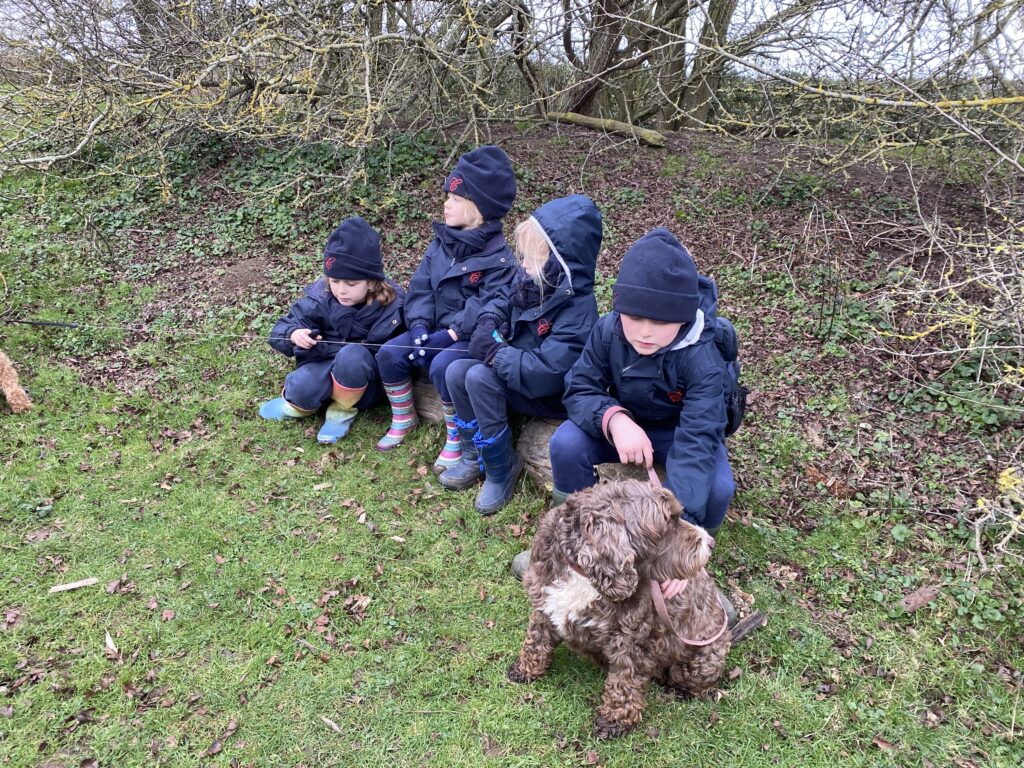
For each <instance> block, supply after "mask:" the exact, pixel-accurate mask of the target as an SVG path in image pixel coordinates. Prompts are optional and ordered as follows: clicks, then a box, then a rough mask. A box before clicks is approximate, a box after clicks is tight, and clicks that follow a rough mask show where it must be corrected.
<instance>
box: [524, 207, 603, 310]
mask: <svg viewBox="0 0 1024 768" xmlns="http://www.w3.org/2000/svg"><path fill="white" fill-rule="evenodd" d="M531 219H533V221H535V222H536V223H537V225H538V226H539V227H540V229H541V231H542V232H543V233H544V237H545V239H547V241H548V245H549V246H550V247H551V255H552V257H553V258H554V259H556V260H557V261H558V262H559V264H560V265H561V267H562V272H563V273H564V274H565V275H566V277H567V279H568V281H569V283H570V284H571V285H572V289H573V292H574V293H577V294H587V293H591V292H593V290H594V270H595V269H596V268H597V255H598V253H600V251H601V237H602V234H603V226H602V223H601V212H600V211H599V210H598V209H597V206H596V205H594V201H593V200H591V199H590V198H589V197H587V196H586V195H570V196H569V197H560V198H558V199H557V200H552V201H551V202H549V203H545V204H544V205H542V206H541V207H540V208H538V209H537V210H535V211H534V212H533V216H531Z"/></svg>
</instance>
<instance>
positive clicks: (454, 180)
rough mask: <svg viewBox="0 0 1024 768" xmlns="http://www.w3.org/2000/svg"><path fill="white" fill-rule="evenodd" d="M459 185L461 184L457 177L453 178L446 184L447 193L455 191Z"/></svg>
mask: <svg viewBox="0 0 1024 768" xmlns="http://www.w3.org/2000/svg"><path fill="white" fill-rule="evenodd" d="M461 183H462V179H460V178H458V177H457V176H453V177H452V180H451V181H450V182H448V191H449V192H454V191H455V190H456V188H458V186H459V184H461Z"/></svg>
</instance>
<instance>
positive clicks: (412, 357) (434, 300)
mask: <svg viewBox="0 0 1024 768" xmlns="http://www.w3.org/2000/svg"><path fill="white" fill-rule="evenodd" d="M442 192H444V193H445V195H446V200H445V203H444V221H443V222H441V221H435V222H434V224H433V230H434V239H433V241H432V242H431V243H430V245H429V246H428V247H427V252H426V253H425V254H424V256H423V260H422V261H421V262H420V265H419V268H418V269H417V270H416V273H415V274H414V275H413V276H412V280H411V281H410V282H409V293H408V295H407V296H406V300H405V321H406V326H407V327H408V328H409V332H408V333H404V334H402V335H401V336H398V337H396V338H395V339H393V340H392V341H391V342H390V343H388V344H385V345H384V346H383V347H381V349H380V351H379V352H378V353H377V363H378V365H379V367H380V374H381V379H382V381H383V383H384V390H385V392H386V394H387V397H388V400H389V402H390V403H391V426H390V428H389V429H388V431H387V433H386V434H385V435H384V436H383V437H382V438H381V439H380V440H379V441H378V442H377V449H378V450H381V451H388V450H391V449H392V448H394V447H395V446H397V445H399V444H400V443H401V442H402V441H403V440H404V439H405V436H406V435H407V434H409V432H411V431H412V430H413V429H414V428H415V427H416V426H417V424H418V423H419V420H418V418H417V416H416V411H415V409H414V408H413V403H412V373H413V369H414V368H417V367H419V368H425V369H426V370H427V371H428V374H429V376H430V381H431V383H433V385H434V387H435V388H436V389H437V391H438V394H439V395H440V396H441V406H442V408H443V410H444V426H445V443H444V447H443V448H442V449H441V453H440V454H439V455H438V457H437V460H436V461H435V462H434V472H436V473H438V474H440V473H441V472H444V471H445V470H447V469H450V468H451V467H454V466H456V465H457V464H458V463H459V461H460V460H461V458H462V441H461V439H460V436H459V430H458V427H457V426H456V424H455V406H454V405H453V403H452V398H451V395H450V393H449V391H448V387H447V385H446V383H445V372H446V370H447V369H448V366H449V365H450V364H451V363H452V362H454V361H455V360H459V359H463V358H466V357H468V356H469V351H468V350H469V342H470V339H471V338H472V337H473V333H474V331H476V329H477V321H478V320H479V318H480V317H481V316H485V315H494V314H496V313H497V310H496V306H498V305H502V306H503V305H504V304H505V303H507V301H508V296H509V291H510V288H511V283H512V278H513V276H514V275H515V259H514V258H513V256H512V252H511V251H510V250H509V247H508V244H507V243H506V242H505V236H504V234H503V232H502V219H503V218H504V217H505V215H506V214H507V213H508V212H509V209H511V207H512V203H513V202H514V201H515V197H516V179H515V174H514V173H513V171H512V163H511V162H510V161H509V159H508V155H506V154H505V153H504V151H502V150H501V149H500V148H499V147H494V146H486V147H479V148H478V149H474V150H473V151H472V152H467V153H466V154H464V155H462V156H461V157H460V158H459V159H458V162H456V164H455V167H454V168H453V169H452V171H451V173H449V174H448V176H447V177H446V178H445V180H444V184H443V185H442Z"/></svg>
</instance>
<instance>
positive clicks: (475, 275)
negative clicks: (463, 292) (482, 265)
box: [469, 272, 484, 285]
mask: <svg viewBox="0 0 1024 768" xmlns="http://www.w3.org/2000/svg"><path fill="white" fill-rule="evenodd" d="M483 274H484V273H483V272H474V273H472V274H471V275H470V276H469V282H471V283H473V284H474V285H476V284H477V283H479V282H480V278H481V277H483Z"/></svg>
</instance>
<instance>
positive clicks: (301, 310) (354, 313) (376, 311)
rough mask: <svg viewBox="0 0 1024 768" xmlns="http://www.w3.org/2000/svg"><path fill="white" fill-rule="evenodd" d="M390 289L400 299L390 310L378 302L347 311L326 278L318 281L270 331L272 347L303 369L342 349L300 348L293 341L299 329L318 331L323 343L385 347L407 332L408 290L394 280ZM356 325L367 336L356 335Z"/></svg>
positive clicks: (325, 346) (332, 346)
mask: <svg viewBox="0 0 1024 768" xmlns="http://www.w3.org/2000/svg"><path fill="white" fill-rule="evenodd" d="M388 285H390V286H391V287H392V288H393V289H394V290H395V294H396V296H395V300H394V301H392V302H391V303H390V304H388V305H387V306H385V307H382V306H381V305H380V304H378V303H377V302H372V303H370V304H364V305H363V306H362V307H346V306H343V305H341V304H339V303H338V300H337V299H335V298H334V294H332V293H331V289H330V287H329V286H328V284H327V279H326V278H321V279H319V280H317V281H316V282H315V283H312V284H311V285H308V286H306V291H305V294H304V295H303V297H302V298H301V299H299V300H298V301H296V302H295V303H294V304H292V307H291V309H289V310H288V314H286V315H285V316H284V317H282V318H281V319H280V320H278V321H277V322H276V323H274V327H273V328H272V329H271V331H270V341H269V343H270V346H272V347H273V348H274V349H276V350H277V351H278V352H280V353H281V354H283V355H286V356H287V357H294V358H295V362H296V364H297V365H302V364H303V363H308V362H311V361H313V360H324V359H326V358H331V357H334V356H335V355H336V354H338V350H340V349H341V346H340V345H338V344H317V345H316V346H315V347H313V348H312V349H302V348H301V347H296V346H294V345H293V344H292V343H291V341H290V340H289V339H290V337H291V335H292V333H293V332H294V331H296V330H298V329H299V328H311V329H314V330H317V331H319V332H320V338H321V339H327V340H335V341H359V342H365V343H367V344H383V343H384V342H385V341H387V340H388V339H390V338H391V337H392V336H397V335H398V334H399V333H401V332H402V331H404V330H405V325H404V323H403V322H402V302H403V299H404V297H405V290H404V289H403V288H402V287H401V286H400V285H398V284H397V283H394V282H392V281H391V280H388ZM353 324H356V325H358V326H363V327H366V328H368V329H369V330H368V331H367V333H366V334H365V335H363V334H355V335H353ZM359 336H362V338H359ZM376 351H377V349H376V347H371V348H370V352H376Z"/></svg>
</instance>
